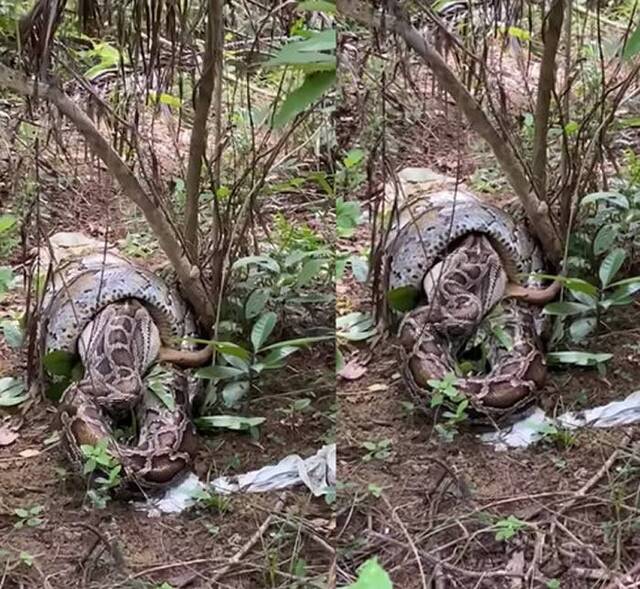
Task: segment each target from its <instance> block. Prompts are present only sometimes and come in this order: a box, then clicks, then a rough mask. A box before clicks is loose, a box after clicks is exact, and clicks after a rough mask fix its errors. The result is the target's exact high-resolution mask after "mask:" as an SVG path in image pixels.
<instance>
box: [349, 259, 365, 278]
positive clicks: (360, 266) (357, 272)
mask: <svg viewBox="0 0 640 589" xmlns="http://www.w3.org/2000/svg"><path fill="white" fill-rule="evenodd" d="M349 263H350V264H351V271H352V272H353V277H354V278H355V279H356V281H357V282H366V281H367V276H368V275H369V263H368V262H367V260H366V259H365V258H361V257H360V256H355V255H354V256H351V257H350V258H349Z"/></svg>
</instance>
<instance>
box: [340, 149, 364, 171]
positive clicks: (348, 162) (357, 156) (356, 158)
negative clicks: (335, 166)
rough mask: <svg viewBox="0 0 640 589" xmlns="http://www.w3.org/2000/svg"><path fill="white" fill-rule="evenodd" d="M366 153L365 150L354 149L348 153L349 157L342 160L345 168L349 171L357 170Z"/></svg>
mask: <svg viewBox="0 0 640 589" xmlns="http://www.w3.org/2000/svg"><path fill="white" fill-rule="evenodd" d="M364 156H365V153H364V150H363V149H360V148H358V147H354V148H353V149H350V150H349V151H348V152H347V155H346V156H345V157H344V159H343V160H342V163H343V164H344V167H345V168H347V169H349V170H350V169H352V168H355V167H356V166H357V165H358V164H359V163H360V162H361V161H362V160H363V159H364Z"/></svg>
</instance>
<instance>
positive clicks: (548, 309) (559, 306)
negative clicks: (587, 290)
mask: <svg viewBox="0 0 640 589" xmlns="http://www.w3.org/2000/svg"><path fill="white" fill-rule="evenodd" d="M589 310H591V307H589V306H587V305H583V304H582V303H573V302H569V301H564V302H561V303H549V304H548V305H545V307H544V310H543V313H544V314H545V315H561V316H563V317H564V316H568V315H578V314H579V313H584V312H586V311H589Z"/></svg>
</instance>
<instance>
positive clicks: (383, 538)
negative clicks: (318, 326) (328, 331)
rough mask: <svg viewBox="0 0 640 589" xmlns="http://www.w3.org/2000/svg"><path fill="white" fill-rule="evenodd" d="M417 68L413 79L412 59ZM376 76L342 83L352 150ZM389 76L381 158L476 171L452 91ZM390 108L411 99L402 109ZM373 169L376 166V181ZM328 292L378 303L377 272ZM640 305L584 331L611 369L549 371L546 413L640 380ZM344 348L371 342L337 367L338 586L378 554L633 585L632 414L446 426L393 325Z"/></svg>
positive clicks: (406, 587)
mask: <svg viewBox="0 0 640 589" xmlns="http://www.w3.org/2000/svg"><path fill="white" fill-rule="evenodd" d="M416 71H418V73H415V72H416ZM412 72H413V73H415V77H416V78H417V79H419V77H420V73H419V68H414V69H413V70H412ZM375 84H376V82H372V81H369V86H368V88H369V90H368V93H367V91H366V90H364V89H363V88H364V87H367V83H365V82H362V84H361V85H360V86H357V85H356V84H350V85H347V87H346V90H345V92H344V96H345V103H344V104H343V107H342V108H343V109H344V111H345V112H357V113H360V115H359V116H355V117H352V118H350V119H345V125H344V128H343V129H342V130H341V132H340V133H339V137H340V140H341V141H342V143H341V145H342V146H343V147H344V149H345V150H348V149H351V148H353V147H365V148H366V144H365V143H364V141H363V137H364V136H365V135H366V132H367V126H366V125H367V116H368V115H367V114H365V113H368V114H370V113H375V112H376V108H378V107H379V106H380V103H379V102H376V99H375V98H372V97H375V96H377V95H376V94H375V92H374V91H372V89H371V87H372V86H373V87H375ZM393 84H394V83H393V82H391V81H390V82H389V87H390V90H389V93H390V94H392V95H393V96H392V97H391V98H389V101H388V103H387V108H388V110H389V112H390V114H389V115H388V117H389V118H388V122H387V124H386V127H385V130H384V133H385V137H386V143H387V150H388V151H387V152H386V153H387V154H388V157H389V161H388V167H389V168H390V169H393V170H395V171H399V170H401V169H403V168H405V167H409V166H420V167H428V168H432V169H434V170H436V171H438V172H440V173H445V174H448V175H451V176H455V175H456V174H459V175H460V178H461V180H462V181H466V182H470V181H473V179H474V178H477V177H478V176H477V175H475V176H474V174H475V173H476V172H478V171H481V170H485V171H486V170H489V171H491V167H492V166H494V167H495V163H494V162H492V160H491V157H490V156H489V155H488V154H487V152H486V151H485V150H483V148H482V147H481V145H480V143H479V141H478V139H477V137H475V136H474V135H473V134H472V133H471V132H470V131H469V129H468V128H466V127H465V126H464V125H462V124H461V123H460V122H459V120H458V119H457V118H456V117H455V116H454V115H452V113H451V110H449V109H450V107H443V104H442V102H441V101H440V100H439V99H438V98H437V97H436V98H433V94H432V93H431V92H427V91H425V93H424V95H423V94H420V93H414V92H413V91H411V92H407V93H402V92H400V91H397V92H395V93H394V91H393V90H394V87H393ZM400 85H401V84H400V83H398V86H400ZM417 86H419V87H420V88H421V89H422V88H423V87H424V88H429V84H427V83H424V84H420V83H418V84H417ZM395 89H396V90H397V88H395ZM397 97H404V98H405V99H406V100H405V106H406V103H410V102H411V101H415V102H414V108H413V113H414V116H415V118H414V119H412V120H411V122H410V123H408V122H407V119H409V118H410V117H409V116H407V111H408V110H410V109H409V108H408V107H407V108H405V109H404V110H403V109H402V108H400V107H398V106H397V104H396V103H395V102H394V98H397ZM367 100H368V101H370V102H369V103H367ZM422 101H424V102H422ZM359 102H360V104H359V107H358V108H357V109H356V107H355V106H354V104H358V103H359ZM364 103H366V105H365V106H363V104H364ZM398 110H402V112H403V113H404V114H403V116H402V117H400V116H398V117H397V119H396V118H394V116H393V115H394V114H395V113H397V112H398ZM416 111H420V112H421V114H418V115H416V114H415V113H416ZM376 116H377V115H375V114H374V115H371V117H370V119H369V122H370V120H371V119H374V120H375V117H376ZM380 185H381V176H380V174H379V173H377V174H376V175H375V176H374V181H373V186H374V187H376V186H380ZM372 192H375V190H374V191H371V190H367V188H366V187H363V188H362V189H361V190H360V191H358V192H357V194H356V195H355V196H357V197H358V198H359V199H360V200H361V202H362V204H363V208H365V209H367V210H371V209H372V203H373V199H374V198H375V197H373V198H372V196H371V195H372ZM483 196H484V197H485V198H487V199H489V200H490V201H491V202H493V203H495V204H498V205H499V206H504V205H505V204H509V203H511V202H512V201H513V197H512V195H510V194H509V193H508V192H506V191H505V190H500V188H499V187H498V189H496V190H494V191H492V192H490V193H489V192H485V193H484V194H483ZM370 240H371V226H370V225H368V224H364V225H362V226H361V227H360V228H359V231H358V233H357V234H356V235H355V236H354V237H353V238H351V239H343V240H341V243H340V244H339V246H340V247H342V248H344V249H346V250H352V251H357V250H359V251H363V250H365V251H366V250H367V249H368V248H369V245H370ZM337 308H338V314H345V313H347V312H351V311H364V312H367V311H371V289H370V285H362V284H358V283H357V282H355V281H354V280H353V279H352V278H350V277H347V278H345V280H344V281H343V282H341V283H339V284H338V287H337ZM638 320H640V305H638V303H636V304H635V305H634V306H633V308H632V309H631V310H629V309H627V310H625V312H624V313H621V314H619V315H617V316H616V317H614V318H613V320H612V321H611V324H610V325H609V326H608V330H606V331H605V332H603V333H601V334H599V335H598V336H596V337H593V338H591V339H590V340H589V341H587V342H585V345H584V349H586V350H589V351H597V352H611V353H612V354H613V358H612V360H611V361H610V362H609V363H608V365H607V368H606V372H605V373H604V374H598V372H597V371H596V370H594V369H580V368H575V367H572V368H571V369H568V370H557V369H553V370H551V371H550V378H549V379H548V383H547V385H546V387H545V388H544V390H542V391H540V398H539V404H540V405H541V406H542V407H543V408H544V409H545V411H546V412H547V415H554V414H557V413H561V412H563V411H566V410H569V409H579V408H582V407H591V406H596V405H602V404H606V403H607V402H609V401H612V400H619V399H622V398H624V397H625V396H627V395H628V394H629V393H631V392H633V391H634V390H637V388H638V382H639V380H640V330H638V328H637V325H638ZM350 349H351V351H352V353H354V354H359V355H360V357H361V358H366V357H367V356H368V355H369V352H371V355H370V359H369V361H368V363H367V370H366V373H365V374H364V375H363V376H362V377H361V378H359V379H357V380H353V381H348V380H344V379H340V380H339V383H338V404H339V408H340V413H339V418H338V447H339V453H338V478H339V481H341V485H342V488H341V492H340V493H339V495H338V496H339V501H338V519H337V532H336V546H337V548H338V585H339V586H340V584H341V583H342V584H344V583H346V582H348V581H350V580H352V579H354V578H355V577H356V572H357V569H358V567H359V566H360V565H361V564H362V563H363V562H365V561H366V560H368V559H369V558H371V557H374V556H375V557H377V558H378V560H379V562H380V563H381V564H382V565H383V566H384V567H385V569H386V570H387V571H388V572H389V573H390V577H391V579H392V581H393V583H394V587H398V588H402V589H414V588H416V589H418V588H427V587H428V588H430V589H431V588H434V589H441V588H445V587H446V588H449V587H465V588H467V587H468V588H480V587H486V588H502V587H504V588H510V589H511V588H516V587H517V588H520V587H532V588H533V587H535V588H538V587H541V588H544V587H548V588H550V589H552V588H554V587H562V588H563V589H568V588H576V589H577V588H581V589H582V588H587V587H593V588H596V587H597V588H601V587H632V586H633V587H637V586H638V585H637V584H634V583H637V582H638V581H639V580H640V577H638V576H637V571H638V570H640V565H638V564H637V563H638V562H640V560H639V559H640V550H639V548H640V546H638V543H637V539H636V538H637V534H636V529H637V522H638V520H637V514H638V488H639V487H638V483H639V482H640V481H639V479H638V470H637V469H638V451H637V440H638V439H639V438H640V428H639V427H636V426H630V427H625V428H619V429H612V430H607V429H586V430H581V431H574V432H572V433H569V434H567V435H566V436H565V437H562V436H557V437H554V438H545V439H544V440H542V441H540V442H538V443H537V444H535V445H533V446H532V447H529V448H526V449H511V450H509V451H505V452H500V451H496V450H495V449H494V448H493V447H491V446H489V445H485V444H483V443H481V442H480V440H479V438H478V437H477V433H478V432H476V431H473V430H470V429H469V428H468V427H467V428H462V429H461V431H460V433H459V434H458V435H457V436H456V437H455V439H454V440H453V441H451V442H446V441H444V440H442V439H441V438H440V437H439V436H438V434H437V432H436V431H435V430H434V423H433V422H432V421H430V419H429V418H427V417H425V416H423V415H422V414H420V413H418V412H415V413H414V412H410V411H408V410H407V409H406V405H403V403H406V402H409V401H411V400H412V399H411V398H410V397H409V395H408V394H407V392H406V390H405V386H404V385H403V381H402V379H401V378H400V374H399V366H398V362H397V359H396V356H395V353H394V349H393V339H392V338H391V339H390V340H385V341H384V342H383V343H382V344H380V343H379V344H377V345H375V346H373V348H372V350H371V348H369V347H368V346H367V345H354V346H351V347H350ZM348 358H349V356H348V355H347V360H348ZM380 441H385V443H386V448H387V450H388V455H387V456H386V457H385V456H384V455H383V456H382V457H381V458H379V459H375V458H374V459H373V460H371V459H369V457H368V456H367V454H368V450H367V449H365V448H364V447H363V444H364V443H366V442H380ZM509 516H515V517H516V518H518V520H519V521H520V522H523V526H522V527H521V528H520V529H519V530H518V531H517V532H516V533H514V534H513V536H512V537H510V538H509V539H507V540H506V541H505V540H502V539H497V538H496V531H497V528H496V527H495V524H496V522H498V521H500V520H503V521H504V520H506V519H507V518H509ZM629 571H632V573H633V574H631V575H630V576H628V577H626V578H625V577H624V575H625V574H626V573H628V572H629ZM516 577H518V578H516ZM523 578H524V581H523V580H522V579H523ZM610 583H611V584H610Z"/></svg>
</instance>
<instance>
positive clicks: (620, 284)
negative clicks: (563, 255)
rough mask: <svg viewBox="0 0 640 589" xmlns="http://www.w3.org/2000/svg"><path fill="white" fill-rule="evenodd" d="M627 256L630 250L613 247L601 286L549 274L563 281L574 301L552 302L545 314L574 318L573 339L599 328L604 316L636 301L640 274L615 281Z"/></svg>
mask: <svg viewBox="0 0 640 589" xmlns="http://www.w3.org/2000/svg"><path fill="white" fill-rule="evenodd" d="M626 257H627V252H626V251H625V250H623V249H622V248H616V249H613V250H612V251H610V252H609V253H608V254H607V256H606V257H605V258H604V259H603V260H602V263H601V264H600V268H599V271H598V277H599V285H598V286H596V285H595V284H591V283H590V282H587V281H586V280H583V279H581V278H567V277H564V276H553V277H549V278H553V279H554V280H558V281H560V282H561V283H562V284H563V285H564V287H565V288H566V289H567V290H568V291H569V293H570V294H571V296H572V297H573V299H574V300H572V301H562V302H557V303H549V304H548V305H546V306H545V308H544V313H545V314H546V315H555V316H557V317H561V318H562V319H567V318H569V317H570V318H571V324H570V325H569V334H570V336H571V338H572V339H573V340H574V341H581V340H583V339H584V338H585V337H586V336H588V335H590V334H591V333H593V332H594V331H596V330H597V329H598V327H599V325H600V323H601V320H602V316H603V315H605V314H606V313H607V312H608V311H609V310H610V309H612V308H613V307H620V306H626V305H630V304H632V303H633V295H634V294H635V293H636V292H638V291H640V276H634V277H632V278H626V279H623V280H618V281H616V282H614V281H613V280H614V278H615V277H616V275H617V274H618V272H619V271H620V268H621V267H622V265H623V264H624V262H625V259H626Z"/></svg>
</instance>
